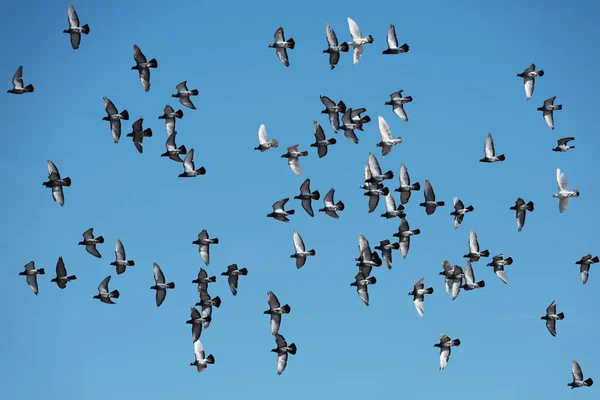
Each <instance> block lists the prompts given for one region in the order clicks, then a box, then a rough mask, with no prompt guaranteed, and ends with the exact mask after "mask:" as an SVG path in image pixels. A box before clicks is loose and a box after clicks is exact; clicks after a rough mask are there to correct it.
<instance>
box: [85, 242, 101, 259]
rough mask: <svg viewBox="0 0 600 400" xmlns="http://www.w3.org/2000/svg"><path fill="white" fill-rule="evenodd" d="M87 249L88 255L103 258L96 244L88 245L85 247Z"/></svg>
mask: <svg viewBox="0 0 600 400" xmlns="http://www.w3.org/2000/svg"><path fill="white" fill-rule="evenodd" d="M85 249H86V250H87V252H88V253H90V254H91V255H93V256H94V257H98V258H102V255H101V254H100V252H99V251H98V249H97V248H96V245H95V244H88V245H86V246H85Z"/></svg>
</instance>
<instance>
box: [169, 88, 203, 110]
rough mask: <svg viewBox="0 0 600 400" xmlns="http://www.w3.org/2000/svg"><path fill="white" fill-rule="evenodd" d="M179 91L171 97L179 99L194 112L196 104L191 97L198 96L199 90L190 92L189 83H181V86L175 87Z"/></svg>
mask: <svg viewBox="0 0 600 400" xmlns="http://www.w3.org/2000/svg"><path fill="white" fill-rule="evenodd" d="M175 89H177V93H175V94H172V95H171V97H178V98H179V102H180V103H181V104H182V105H184V106H186V107H188V108H191V109H192V110H195V109H196V106H195V105H194V103H192V100H191V99H190V96H198V89H194V90H188V88H187V81H183V82H181V83H180V84H179V85H177V86H176V87H175Z"/></svg>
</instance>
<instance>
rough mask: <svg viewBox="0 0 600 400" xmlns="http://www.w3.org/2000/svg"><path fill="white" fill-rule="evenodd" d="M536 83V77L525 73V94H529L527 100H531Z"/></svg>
mask: <svg viewBox="0 0 600 400" xmlns="http://www.w3.org/2000/svg"><path fill="white" fill-rule="evenodd" d="M534 85H535V79H534V78H533V76H527V75H525V79H524V84H523V86H524V87H525V96H527V100H529V99H530V98H531V96H533V89H534Z"/></svg>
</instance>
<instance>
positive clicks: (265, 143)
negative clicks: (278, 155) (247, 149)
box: [254, 124, 279, 153]
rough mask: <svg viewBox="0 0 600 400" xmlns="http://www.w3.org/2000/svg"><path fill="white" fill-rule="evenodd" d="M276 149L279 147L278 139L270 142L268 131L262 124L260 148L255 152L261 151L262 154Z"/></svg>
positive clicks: (259, 137)
mask: <svg viewBox="0 0 600 400" xmlns="http://www.w3.org/2000/svg"><path fill="white" fill-rule="evenodd" d="M271 147H272V148H274V149H276V148H277V147H279V141H278V140H277V139H276V138H273V139H271V140H269V138H268V137H267V129H266V128H265V126H264V124H260V127H259V128H258V146H257V147H255V148H254V150H259V151H260V152H261V153H262V152H264V151H267V150H269V149H270V148H271Z"/></svg>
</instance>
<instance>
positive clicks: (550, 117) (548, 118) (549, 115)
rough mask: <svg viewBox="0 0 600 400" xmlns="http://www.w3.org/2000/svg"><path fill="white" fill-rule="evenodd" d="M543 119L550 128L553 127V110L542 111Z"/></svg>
mask: <svg viewBox="0 0 600 400" xmlns="http://www.w3.org/2000/svg"><path fill="white" fill-rule="evenodd" d="M543 114H544V121H546V123H547V124H548V126H549V127H550V128H551V129H554V112H552V111H544V112H543Z"/></svg>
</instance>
